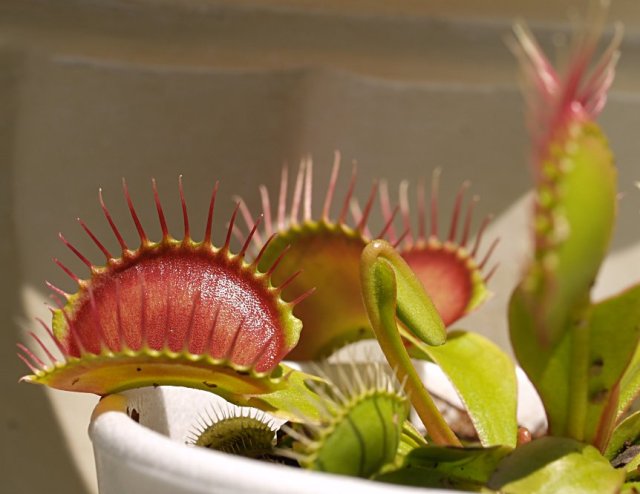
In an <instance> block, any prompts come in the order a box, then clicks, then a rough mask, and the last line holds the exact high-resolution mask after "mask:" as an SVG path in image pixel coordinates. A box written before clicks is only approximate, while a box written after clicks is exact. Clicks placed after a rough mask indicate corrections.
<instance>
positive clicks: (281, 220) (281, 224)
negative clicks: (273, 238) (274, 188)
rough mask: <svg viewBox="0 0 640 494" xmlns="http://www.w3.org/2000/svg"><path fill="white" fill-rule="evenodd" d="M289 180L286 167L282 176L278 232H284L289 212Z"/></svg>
mask: <svg viewBox="0 0 640 494" xmlns="http://www.w3.org/2000/svg"><path fill="white" fill-rule="evenodd" d="M288 180H289V170H288V169H287V166H286V165H285V166H284V167H283V168H282V175H281V176H280V195H279V197H278V230H284V228H285V221H286V218H285V214H286V212H287V187H288V185H289V184H288Z"/></svg>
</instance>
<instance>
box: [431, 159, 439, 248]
mask: <svg viewBox="0 0 640 494" xmlns="http://www.w3.org/2000/svg"><path fill="white" fill-rule="evenodd" d="M441 172H442V170H441V169H440V168H436V169H435V170H433V174H432V176H431V236H432V237H434V238H437V237H438V191H439V190H440V173H441Z"/></svg>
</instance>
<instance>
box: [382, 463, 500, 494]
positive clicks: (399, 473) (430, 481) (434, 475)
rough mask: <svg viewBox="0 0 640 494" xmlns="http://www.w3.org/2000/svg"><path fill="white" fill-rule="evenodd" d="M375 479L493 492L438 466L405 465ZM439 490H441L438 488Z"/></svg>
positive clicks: (413, 484)
mask: <svg viewBox="0 0 640 494" xmlns="http://www.w3.org/2000/svg"><path fill="white" fill-rule="evenodd" d="M375 480H377V481H379V482H384V483H387V484H397V485H407V486H412V487H431V488H435V489H437V488H445V489H455V490H458V491H465V492H493V491H489V490H488V489H485V488H484V486H483V485H482V484H479V483H478V482H474V481H471V480H466V479H460V478H457V477H453V476H451V475H450V474H449V473H447V472H443V471H441V470H438V469H436V468H416V467H403V468H400V469H398V470H394V471H393V472H388V473H384V474H382V475H378V476H377V477H375ZM438 492H441V491H440V490H438Z"/></svg>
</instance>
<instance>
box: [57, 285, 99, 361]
mask: <svg viewBox="0 0 640 494" xmlns="http://www.w3.org/2000/svg"><path fill="white" fill-rule="evenodd" d="M87 291H88V292H89V304H90V305H91V314H92V316H93V323H94V324H95V328H96V330H97V333H98V339H99V340H100V351H101V352H103V351H104V350H105V349H106V347H107V341H106V337H105V333H104V328H103V327H102V323H101V322H100V315H99V314H98V308H97V306H96V298H95V296H94V294H93V288H92V287H91V285H88V286H87ZM63 310H64V309H63Z"/></svg>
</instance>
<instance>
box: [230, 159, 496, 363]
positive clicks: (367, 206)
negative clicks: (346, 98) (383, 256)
mask: <svg viewBox="0 0 640 494" xmlns="http://www.w3.org/2000/svg"><path fill="white" fill-rule="evenodd" d="M339 174H340V155H339V153H336V155H335V160H334V164H333V168H332V171H331V175H330V179H329V184H328V187H327V192H326V196H325V198H324V201H323V203H322V210H321V213H320V216H319V217H318V216H317V214H314V208H313V199H312V176H313V173H312V162H311V160H310V159H305V160H303V161H302V163H301V165H300V167H299V169H298V173H297V175H296V176H295V179H294V180H293V182H294V185H293V195H292V197H291V199H289V197H288V192H289V175H288V170H287V168H286V167H285V168H284V169H283V171H282V176H281V182H280V190H279V193H278V195H277V198H275V200H274V199H273V198H272V197H271V196H270V194H269V192H268V190H267V188H266V187H264V186H261V187H260V193H261V198H262V214H263V216H264V220H265V221H264V226H263V228H262V230H261V232H260V233H259V234H256V235H254V241H255V243H256V246H258V245H259V244H260V243H261V242H262V237H270V236H271V235H273V234H275V233H277V234H278V236H277V237H276V239H275V240H274V241H273V242H271V243H270V244H269V246H268V247H267V249H265V251H264V253H263V258H262V261H261V264H260V267H261V268H262V269H264V268H265V267H266V265H267V264H269V263H272V262H274V261H275V260H276V259H278V257H279V256H280V255H282V253H283V252H285V250H286V251H287V257H286V260H285V261H283V262H282V263H281V264H280V266H279V267H278V269H276V270H275V272H274V281H275V282H277V283H287V284H288V285H289V286H288V287H287V290H285V292H284V293H285V294H286V295H288V290H290V291H291V292H292V293H293V292H305V291H306V290H309V289H310V288H311V287H316V288H317V291H316V293H315V294H314V296H313V297H311V298H310V299H308V300H307V301H305V302H304V303H303V304H300V306H299V308H298V309H297V311H296V313H297V315H298V317H300V319H301V320H302V321H303V324H304V328H305V329H304V331H303V332H302V335H301V339H300V343H299V344H298V346H297V347H296V348H295V349H294V350H293V351H292V352H291V353H290V354H289V358H291V359H294V360H313V359H317V358H320V357H323V356H326V355H328V354H330V353H331V352H332V351H334V350H335V349H337V348H340V347H341V346H344V345H345V344H347V343H350V342H353V341H357V340H359V339H362V338H368V337H371V336H372V334H371V332H370V328H369V322H368V319H367V315H366V312H365V310H364V306H363V303H362V295H361V287H360V274H359V266H360V255H361V253H362V250H363V249H364V247H365V246H366V245H367V243H368V242H370V241H371V240H373V239H375V238H385V237H387V238H389V240H391V242H392V243H393V244H394V245H395V246H396V247H397V248H399V249H400V250H401V252H403V255H404V256H405V259H406V260H407V261H408V262H409V263H410V264H411V265H412V268H414V269H415V270H416V271H417V272H418V274H419V275H422V276H421V280H422V282H423V284H424V286H425V288H426V289H427V291H428V292H429V293H430V294H431V295H432V296H433V297H434V300H436V307H438V303H441V307H438V308H439V309H442V311H443V314H444V316H443V317H446V321H448V322H452V321H454V320H455V319H457V318H459V317H461V316H462V315H464V314H465V313H466V312H468V311H469V310H472V309H473V308H475V307H476V306H477V305H479V304H480V302H481V301H482V300H484V298H485V294H486V291H484V290H483V288H484V282H485V281H486V278H487V277H488V276H490V273H489V274H487V275H482V274H481V270H482V268H483V267H484V265H485V264H486V260H483V261H481V262H480V263H475V261H474V259H475V255H476V254H477V250H478V245H479V237H480V236H481V235H478V237H477V238H478V239H477V240H476V242H478V243H477V244H476V245H475V246H474V247H473V248H472V250H471V251H470V252H467V251H466V250H465V249H464V247H465V246H466V243H467V241H468V240H469V230H470V223H471V211H472V208H470V209H469V211H468V213H467V217H466V219H465V221H466V226H465V228H464V233H463V237H464V238H463V242H462V245H460V244H457V243H456V239H455V238H454V237H453V236H451V235H450V237H451V238H449V239H448V240H447V241H445V242H440V241H439V240H438V239H437V233H438V232H437V230H434V235H436V236H432V237H430V238H429V239H428V241H425V242H422V243H421V242H416V243H411V245H409V243H407V238H413V233H412V230H411V227H410V225H408V224H407V221H408V220H407V218H408V217H409V206H408V202H407V201H406V200H405V202H404V203H403V204H401V206H400V207H397V208H395V209H392V208H391V206H390V201H389V195H388V193H386V192H384V190H385V189H384V187H383V191H382V192H381V196H382V210H383V216H384V218H383V219H384V221H383V223H384V225H383V226H382V228H381V229H380V231H379V232H373V234H372V232H371V231H370V228H369V226H368V224H369V217H370V215H371V213H372V212H373V209H374V203H375V201H376V198H377V196H378V195H379V189H380V188H379V186H378V183H377V182H374V184H373V186H372V188H371V192H370V194H369V196H368V198H367V200H366V202H365V203H364V206H363V207H362V208H360V207H359V205H358V202H357V201H356V199H355V198H354V189H355V184H356V172H355V166H354V169H353V172H352V174H351V178H350V180H349V183H348V186H347V192H346V195H345V197H344V199H343V201H342V203H341V205H340V207H339V209H338V211H337V214H332V209H333V206H334V195H335V191H336V185H337V183H338V177H339ZM434 190H437V186H436V188H435V189H434ZM405 199H406V197H405ZM461 200H462V198H461V197H460V198H459V199H458V202H460V201H461ZM272 204H275V211H274V210H273V209H272ZM433 207H434V211H436V212H437V204H435V203H434V205H433ZM460 210H461V205H460V204H458V206H457V208H456V213H455V215H454V218H453V219H452V228H453V230H454V231H457V230H456V228H457V227H456V225H457V222H458V216H459V215H460ZM398 211H401V213H402V216H403V218H404V222H405V225H404V233H403V234H401V235H399V236H398V235H396V234H395V230H394V221H395V219H396V216H397V212H398ZM419 211H420V213H421V214H422V215H424V208H421V209H419ZM241 212H242V214H243V217H244V219H245V223H246V225H247V228H251V226H252V225H253V224H254V217H253V216H252V214H251V212H250V211H249V210H248V208H247V207H246V206H245V204H244V203H241ZM403 242H404V243H403ZM423 244H424V245H423ZM487 257H488V256H487ZM293 266H296V268H297V269H300V270H301V271H302V272H301V274H300V275H299V276H297V277H296V278H295V279H290V278H288V276H289V275H288V273H290V272H291V271H292V267H293ZM443 292H446V295H445V294H444V293H443Z"/></svg>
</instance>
